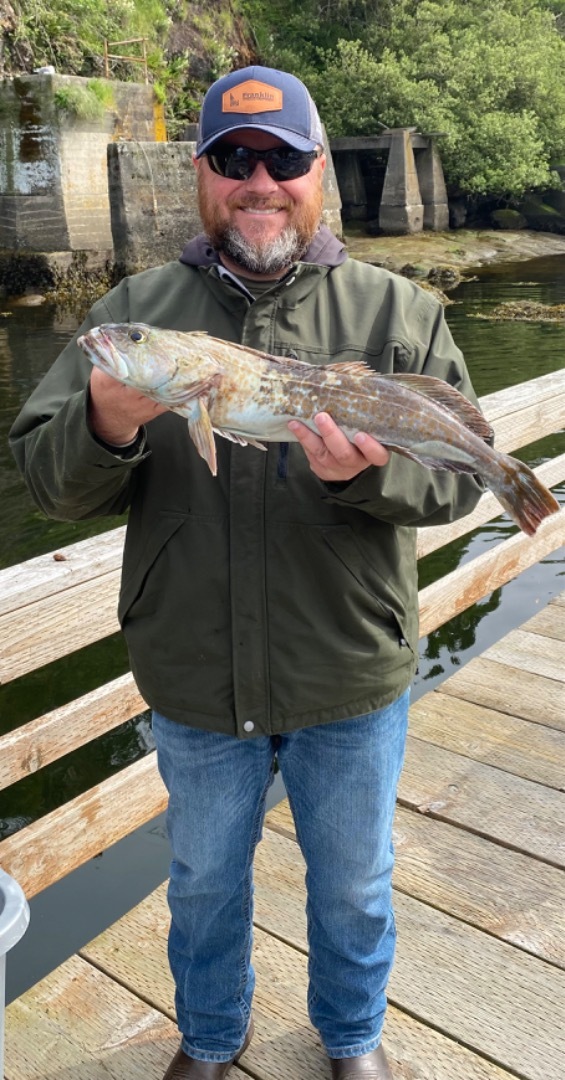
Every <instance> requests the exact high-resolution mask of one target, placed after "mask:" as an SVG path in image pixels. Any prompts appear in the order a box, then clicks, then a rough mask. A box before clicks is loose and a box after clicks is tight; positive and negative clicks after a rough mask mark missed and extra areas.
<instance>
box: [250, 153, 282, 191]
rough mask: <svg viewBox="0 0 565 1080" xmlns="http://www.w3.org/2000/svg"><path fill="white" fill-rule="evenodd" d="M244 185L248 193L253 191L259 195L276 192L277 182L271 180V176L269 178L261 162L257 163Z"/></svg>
mask: <svg viewBox="0 0 565 1080" xmlns="http://www.w3.org/2000/svg"><path fill="white" fill-rule="evenodd" d="M246 185H247V188H248V189H249V190H250V191H255V192H257V193H260V194H261V195H264V194H266V193H267V192H271V191H276V190H277V188H278V184H277V181H276V180H273V178H272V176H269V173H268V172H267V169H266V168H265V163H264V162H263V161H258V162H257V164H256V166H255V168H254V170H253V172H252V174H251V176H250V177H249V180H247V181H246Z"/></svg>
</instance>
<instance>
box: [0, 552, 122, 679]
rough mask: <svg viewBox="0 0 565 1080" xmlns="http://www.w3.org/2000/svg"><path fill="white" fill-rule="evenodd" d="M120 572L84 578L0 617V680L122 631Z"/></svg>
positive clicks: (35, 667) (25, 671) (23, 673)
mask: <svg viewBox="0 0 565 1080" xmlns="http://www.w3.org/2000/svg"><path fill="white" fill-rule="evenodd" d="M119 577H120V574H119V571H118V570H115V571H113V572H112V573H109V574H103V575H102V576H101V577H97V578H96V579H95V581H94V582H93V581H82V582H81V583H80V584H79V585H76V586H72V587H70V588H68V589H65V591H64V592H62V593H58V594H55V595H53V594H52V595H50V596H48V597H46V598H45V599H44V600H37V601H36V602H35V603H33V604H28V605H27V607H24V608H18V609H16V610H13V611H10V612H8V613H7V614H6V615H2V617H0V684H2V683H6V682H9V681H10V680H11V679H15V678H17V677H18V676H19V675H25V674H26V673H27V672H29V671H35V670H36V669H37V668H39V667H42V666H43V665H44V664H50V663H52V661H53V660H58V659H59V658H60V657H62V656H67V655H68V654H69V653H72V652H74V651H75V650H76V649H82V648H83V647H84V646H85V645H90V644H92V642H94V641H99V640H100V638H104V637H107V636H108V635H109V634H114V633H116V632H117V631H118V630H119V625H118V620H117V616H116V600H117V591H118V585H119Z"/></svg>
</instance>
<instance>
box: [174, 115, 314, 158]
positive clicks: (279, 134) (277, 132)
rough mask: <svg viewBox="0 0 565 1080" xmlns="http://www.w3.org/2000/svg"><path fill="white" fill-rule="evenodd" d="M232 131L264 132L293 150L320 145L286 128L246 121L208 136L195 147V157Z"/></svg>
mask: <svg viewBox="0 0 565 1080" xmlns="http://www.w3.org/2000/svg"><path fill="white" fill-rule="evenodd" d="M233 131H265V132H266V133H267V135H274V136H275V137H276V138H277V139H282V140H283V142H285V143H288V145H289V146H292V148H293V149H294V150H306V151H309V150H315V149H316V147H317V146H319V145H320V144H319V143H318V142H316V140H315V139H307V138H306V136H305V135H297V133H296V132H295V131H289V130H288V128H281V127H276V126H274V125H269V124H250V123H249V121H248V122H247V123H246V124H238V126H237V127H229V128H225V129H224V130H223V131H218V132H216V134H215V135H210V137H209V138H208V139H205V140H204V142H203V143H201V145H200V146H198V147H197V149H196V154H195V157H197V158H199V157H202V154H205V153H206V151H207V150H209V149H210V147H211V146H213V145H214V143H215V142H220V140H221V139H222V138H223V137H224V136H225V135H231V133H232V132H233Z"/></svg>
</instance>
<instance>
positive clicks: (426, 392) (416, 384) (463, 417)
mask: <svg viewBox="0 0 565 1080" xmlns="http://www.w3.org/2000/svg"><path fill="white" fill-rule="evenodd" d="M378 378H379V379H389V380H390V381H391V382H393V381H394V382H397V383H398V384H399V385H400V386H403V387H404V388H405V389H406V390H412V391H413V392H414V393H415V394H420V395H422V396H423V397H426V398H429V399H430V401H434V402H435V403H436V405H441V406H442V407H443V408H444V409H448V410H449V412H452V413H454V415H455V416H456V417H457V419H458V420H460V421H461V423H462V424H465V427H467V428H469V430H470V431H472V432H474V434H475V435H478V436H479V438H481V439H485V440H486V441H489V440H491V439H492V437H493V430H492V427H491V426H490V424H489V422H488V420H486V419H485V417H484V416H483V414H482V413H481V412H479V410H478V409H477V407H476V406H475V405H473V403H472V402H471V401H469V400H468V398H466V397H464V395H463V394H461V393H460V391H459V390H456V389H455V387H454V386H450V384H449V383H447V382H444V380H443V379H436V378H435V376H433V375H416V374H410V373H406V374H405V373H395V374H393V375H380V374H379V376H378Z"/></svg>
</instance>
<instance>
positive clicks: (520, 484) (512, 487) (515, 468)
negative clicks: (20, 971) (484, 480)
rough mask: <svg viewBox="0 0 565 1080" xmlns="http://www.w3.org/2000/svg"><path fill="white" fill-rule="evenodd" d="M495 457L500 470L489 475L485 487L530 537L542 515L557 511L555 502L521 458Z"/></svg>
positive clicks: (557, 507) (506, 455)
mask: <svg viewBox="0 0 565 1080" xmlns="http://www.w3.org/2000/svg"><path fill="white" fill-rule="evenodd" d="M497 456H498V464H499V465H500V469H497V476H496V478H495V477H494V476H492V477H490V478H489V486H490V487H491V488H492V490H493V492H494V494H495V495H496V497H497V499H498V501H499V502H500V503H502V505H503V507H504V509H505V510H506V511H507V512H508V513H509V514H510V517H511V518H512V519H513V520H514V521H515V522H516V524H517V525H519V526H520V528H521V529H522V532H525V533H526V534H527V536H533V535H534V533H535V532H536V529H537V528H538V525H539V524H540V523H541V522H542V521H543V519H544V518H546V517H548V516H549V515H550V514H555V513H557V511H558V510H559V503H558V502H557V499H555V498H554V497H553V495H552V494H551V491H549V490H548V489H547V488H546V487H545V485H544V484H542V482H541V480H538V478H537V476H536V474H535V473H534V472H533V471H532V469H530V468H529V467H528V465H524V463H523V461H518V460H517V459H516V458H513V457H510V456H509V455H508V454H500V455H497ZM491 481H492V482H491Z"/></svg>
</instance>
